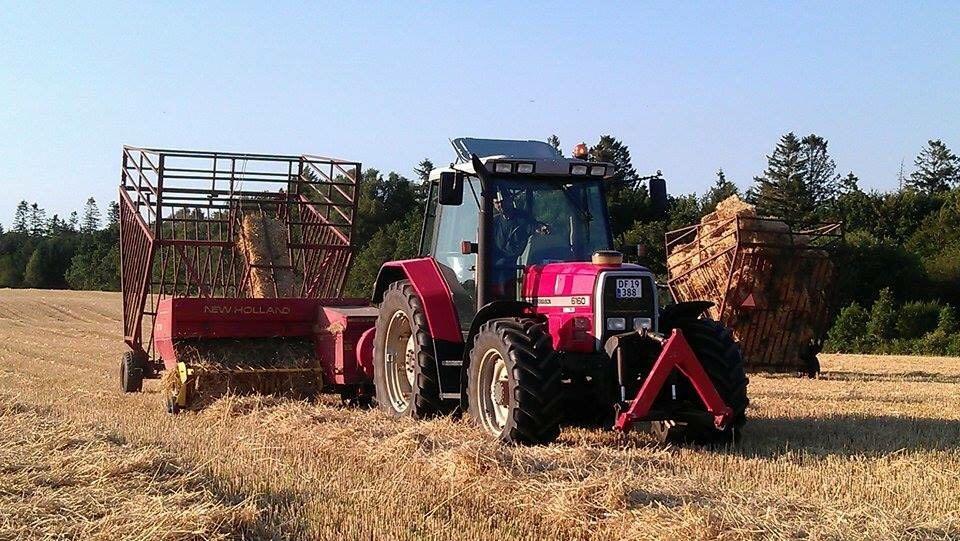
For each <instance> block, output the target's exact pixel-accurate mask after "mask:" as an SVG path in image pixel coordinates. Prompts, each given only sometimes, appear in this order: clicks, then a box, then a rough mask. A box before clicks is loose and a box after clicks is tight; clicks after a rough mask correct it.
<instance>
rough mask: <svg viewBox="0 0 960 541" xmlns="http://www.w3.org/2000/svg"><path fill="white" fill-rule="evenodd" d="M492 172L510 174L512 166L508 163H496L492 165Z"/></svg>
mask: <svg viewBox="0 0 960 541" xmlns="http://www.w3.org/2000/svg"><path fill="white" fill-rule="evenodd" d="M493 170H494V171H496V172H497V173H510V172H511V171H513V164H512V163H510V162H497V163H495V164H494V165H493Z"/></svg>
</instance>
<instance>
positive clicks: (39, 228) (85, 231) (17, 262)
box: [0, 197, 120, 291]
mask: <svg viewBox="0 0 960 541" xmlns="http://www.w3.org/2000/svg"><path fill="white" fill-rule="evenodd" d="M119 217H120V208H119V207H118V206H117V203H116V202H115V201H111V202H110V203H109V204H108V206H107V212H106V219H104V217H103V215H102V213H101V211H100V207H99V206H98V204H97V202H96V200H95V199H94V198H92V197H91V198H89V199H87V201H86V203H85V204H84V206H83V210H82V212H81V213H77V212H72V213H70V215H69V216H68V217H67V218H61V217H60V216H59V215H57V214H54V215H52V216H50V217H47V213H46V211H45V210H44V209H43V208H42V207H40V205H39V204H37V203H28V202H27V201H21V202H20V203H19V204H18V205H17V209H16V212H15V214H14V217H13V224H12V228H11V229H10V231H3V227H2V226H0V287H32V288H44V289H67V288H70V289H102V290H109V291H117V290H119V289H120V246H119V240H120V226H119Z"/></svg>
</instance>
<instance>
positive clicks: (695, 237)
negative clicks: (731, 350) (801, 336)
mask: <svg viewBox="0 0 960 541" xmlns="http://www.w3.org/2000/svg"><path fill="white" fill-rule="evenodd" d="M784 223H787V222H784V221H783V220H778V219H775V218H760V217H744V216H734V217H732V218H728V219H724V220H715V221H711V222H706V223H700V224H696V225H692V226H689V227H684V228H682V229H677V230H674V231H669V232H667V233H666V235H665V241H666V251H667V256H668V258H669V256H670V254H672V253H674V252H675V251H676V250H677V249H679V248H680V247H681V246H689V244H690V243H693V242H695V243H696V246H697V249H696V250H695V251H691V253H690V255H689V256H688V257H687V258H685V259H683V260H681V261H679V262H678V261H674V262H673V264H670V263H668V265H667V266H668V272H669V279H668V282H667V285H668V287H669V289H670V292H671V294H672V295H673V297H674V298H675V299H677V300H678V301H684V300H691V299H703V300H710V301H713V302H714V304H715V305H714V307H712V308H711V309H710V310H709V314H710V316H711V317H712V318H714V319H716V320H718V321H721V322H722V323H723V324H724V325H726V326H728V327H730V328H733V329H735V331H737V334H738V335H739V336H738V338H739V341H740V347H741V349H742V351H743V353H744V357H745V360H746V365H747V367H748V368H750V369H754V370H756V369H764V370H774V371H794V370H798V371H808V370H809V369H810V368H811V366H808V365H801V364H800V363H799V362H798V361H802V362H805V363H808V364H810V365H813V364H814V363H815V362H816V361H815V356H816V354H817V353H818V352H819V348H820V346H821V345H822V341H823V339H824V337H825V335H826V331H827V325H828V324H829V321H830V315H831V313H832V310H833V309H834V303H833V302H832V300H831V299H833V298H834V297H835V295H834V288H835V285H836V282H837V280H836V269H835V266H834V264H833V263H832V261H831V258H832V254H833V253H834V252H835V250H836V248H837V247H839V244H840V242H841V241H842V239H843V225H842V224H840V223H817V224H810V225H807V226H806V227H804V228H803V229H797V228H795V226H796V225H797V224H794V223H787V226H788V228H789V229H788V230H787V231H781V230H777V229H776V227H771V226H772V225H774V224H778V225H781V226H782V224H784ZM765 224H770V225H767V226H765ZM705 227H709V228H710V229H711V231H723V233H722V234H720V235H717V236H710V235H704V234H702V233H703V230H704V228H705ZM705 237H706V238H705ZM771 237H773V238H774V241H773V242H771V241H770V239H771ZM696 257H699V258H700V259H699V263H698V264H696V265H692V266H689V268H686V270H684V271H683V272H680V273H675V269H677V268H679V267H684V266H686V264H689V263H690V262H691V260H693V259H694V258H696ZM721 259H723V260H725V261H723V262H719V261H718V260H721ZM668 261H669V259H668ZM717 263H720V264H717ZM744 268H753V269H757V270H759V271H760V272H754V273H753V275H752V277H751V282H750V283H749V285H748V286H747V287H746V288H737V287H733V286H734V285H737V284H734V283H733V281H734V278H735V276H737V275H738V273H740V271H741V270H742V269H744ZM778 268H779V269H784V268H799V269H803V270H805V271H807V272H791V273H789V276H788V277H787V278H786V279H787V280H790V282H789V283H788V286H789V287H791V288H797V289H801V290H805V291H808V292H817V293H818V295H817V297H818V299H819V300H818V302H815V303H814V302H812V301H811V299H810V296H809V295H808V296H803V297H800V296H796V297H793V298H791V299H788V300H787V304H786V305H783V304H775V305H772V306H749V308H746V305H747V303H748V302H749V301H746V302H745V299H744V298H735V296H737V295H739V296H742V291H743V290H744V289H746V290H747V291H753V290H754V289H755V288H756V287H757V285H758V284H757V278H758V276H761V275H765V274H766V273H767V272H766V271H772V270H773V269H778ZM722 270H726V272H725V274H726V275H725V276H722V275H720V274H718V272H720V271H722ZM697 274H700V275H701V279H699V280H696V279H693V278H694V276H695V275H697ZM798 280H799V281H798ZM703 284H713V285H716V284H724V287H722V288H717V289H715V288H713V287H705V286H704V285H703ZM739 285H742V284H739ZM747 309H749V311H750V315H749V317H746V318H743V317H741V316H742V314H744V311H745V310H747ZM799 313H812V317H811V319H810V320H809V321H806V322H805V324H806V325H808V326H809V327H810V328H811V330H812V333H813V336H814V341H813V343H811V344H810V345H809V349H808V350H806V351H790V348H791V347H792V345H793V344H795V343H796V342H797V340H796V337H795V336H794V334H795V333H796V330H795V327H794V326H793V324H794V323H795V322H796V321H795V318H797V317H798V314H799ZM773 333H779V335H778V336H777V338H776V339H775V340H771V341H765V338H767V337H769V336H771V335H772V334H773ZM791 359H792V360H793V361H792V362H791ZM815 368H816V371H818V370H819V368H818V367H815Z"/></svg>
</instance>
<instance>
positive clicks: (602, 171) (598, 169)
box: [590, 165, 607, 177]
mask: <svg viewBox="0 0 960 541" xmlns="http://www.w3.org/2000/svg"><path fill="white" fill-rule="evenodd" d="M606 174H607V168H606V167H604V166H602V165H594V166H593V167H591V168H590V175H591V176H594V177H602V176H603V175H606Z"/></svg>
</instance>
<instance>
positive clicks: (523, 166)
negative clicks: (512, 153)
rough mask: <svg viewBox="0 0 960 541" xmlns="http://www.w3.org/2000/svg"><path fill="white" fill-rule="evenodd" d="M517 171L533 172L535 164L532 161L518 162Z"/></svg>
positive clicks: (522, 172)
mask: <svg viewBox="0 0 960 541" xmlns="http://www.w3.org/2000/svg"><path fill="white" fill-rule="evenodd" d="M517 173H520V174H521V175H527V174H530V173H533V164H532V163H518V164H517Z"/></svg>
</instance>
